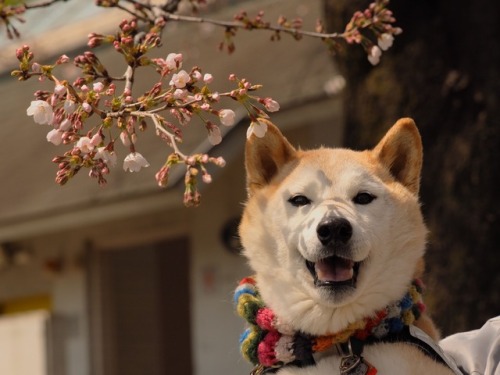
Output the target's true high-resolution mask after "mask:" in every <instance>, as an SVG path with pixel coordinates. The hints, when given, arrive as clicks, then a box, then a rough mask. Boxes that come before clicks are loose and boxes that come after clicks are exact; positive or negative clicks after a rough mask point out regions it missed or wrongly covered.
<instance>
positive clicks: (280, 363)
mask: <svg viewBox="0 0 500 375" xmlns="http://www.w3.org/2000/svg"><path fill="white" fill-rule="evenodd" d="M245 157H246V162H245V163H246V171H247V189H248V201H247V203H246V205H245V209H244V213H243V217H242V221H241V225H240V230H239V232H240V237H241V241H242V245H243V248H244V255H245V256H246V257H247V258H248V260H249V263H250V266H251V268H252V269H253V271H254V272H255V276H254V277H251V278H247V279H244V280H242V282H241V284H240V286H239V287H238V289H237V290H236V294H235V300H236V301H237V303H238V311H239V313H240V315H242V316H244V317H245V318H246V319H247V320H248V321H249V323H250V328H249V329H248V330H247V331H245V333H244V334H243V336H242V338H241V349H242V352H243V355H244V356H245V357H246V358H247V359H249V360H250V361H252V362H253V363H254V364H255V365H256V367H255V370H254V373H255V374H258V373H268V372H273V373H278V374H280V375H284V374H310V375H319V374H325V375H326V374H328V375H331V374H372V375H373V374H376V373H378V374H383V375H392V374H398V375H400V374H415V375H417V374H418V375H421V374H434V375H436V374H437V375H441V374H453V373H454V372H455V373H456V372H457V371H458V370H457V369H456V368H455V367H454V365H453V363H450V361H449V360H448V359H447V358H446V357H445V356H444V354H443V353H442V352H441V351H440V350H439V348H437V347H436V346H435V345H434V340H437V338H438V333H437V331H436V329H435V328H434V325H433V323H432V321H431V319H430V318H429V317H428V316H427V315H426V313H425V311H424V305H423V302H422V300H421V295H420V293H421V290H422V284H421V282H420V281H419V277H420V276H421V274H422V273H423V255H424V251H425V245H426V234H427V229H426V226H425V224H424V220H423V218H422V214H421V211H420V204H419V199H418V192H419V183H420V171H421V167H422V144H421V139H420V135H419V132H418V130H417V127H416V126H415V124H414V122H413V120H411V119H408V118H404V119H400V120H399V121H397V122H396V124H394V125H393V127H392V128H391V129H390V130H389V131H388V132H387V134H386V135H385V136H384V137H383V139H382V140H381V141H380V142H379V143H378V144H377V145H376V146H375V148H373V149H372V150H367V151H353V150H350V149H331V148H319V149H314V150H309V151H303V150H297V149H295V148H294V147H293V146H292V145H291V144H290V143H289V142H288V141H287V140H286V139H285V138H284V136H283V135H282V134H281V132H280V131H279V130H278V129H277V128H276V127H273V126H270V127H269V129H268V131H267V134H266V135H265V136H264V137H262V138H259V137H256V136H255V135H253V136H251V137H250V138H249V140H248V141H247V145H246V150H245Z"/></svg>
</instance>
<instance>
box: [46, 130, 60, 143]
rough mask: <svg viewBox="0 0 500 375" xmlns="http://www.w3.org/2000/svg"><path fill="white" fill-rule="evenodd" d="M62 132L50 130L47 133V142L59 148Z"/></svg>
mask: <svg viewBox="0 0 500 375" xmlns="http://www.w3.org/2000/svg"><path fill="white" fill-rule="evenodd" d="M62 138H63V132H62V131H60V130H58V129H52V130H51V131H50V132H48V133H47V142H50V143H52V144H53V145H55V146H59V145H60V144H61V143H62Z"/></svg>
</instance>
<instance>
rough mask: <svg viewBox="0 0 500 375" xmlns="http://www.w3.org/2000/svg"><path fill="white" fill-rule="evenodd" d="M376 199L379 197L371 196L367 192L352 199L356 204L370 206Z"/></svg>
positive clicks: (362, 192) (360, 193)
mask: <svg viewBox="0 0 500 375" xmlns="http://www.w3.org/2000/svg"><path fill="white" fill-rule="evenodd" d="M376 198H377V197H376V196H375V195H373V194H370V193H368V192H366V191H361V192H359V193H358V194H356V196H355V197H354V198H352V201H353V202H354V203H356V204H369V203H371V202H372V201H373V200H374V199H376Z"/></svg>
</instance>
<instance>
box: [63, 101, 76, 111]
mask: <svg viewBox="0 0 500 375" xmlns="http://www.w3.org/2000/svg"><path fill="white" fill-rule="evenodd" d="M63 108H64V112H66V113H67V114H68V115H70V114H72V113H73V112H75V109H76V103H75V102H74V101H73V100H69V99H67V100H66V101H65V102H64V106H63Z"/></svg>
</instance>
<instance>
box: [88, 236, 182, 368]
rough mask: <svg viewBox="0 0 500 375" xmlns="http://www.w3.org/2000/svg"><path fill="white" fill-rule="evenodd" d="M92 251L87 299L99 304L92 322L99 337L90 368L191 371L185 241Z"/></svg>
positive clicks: (94, 332) (94, 331)
mask: <svg viewBox="0 0 500 375" xmlns="http://www.w3.org/2000/svg"><path fill="white" fill-rule="evenodd" d="M95 257H97V267H96V268H97V269H94V271H93V272H91V277H93V276H96V277H95V278H94V280H93V281H92V280H90V282H91V285H92V284H94V287H92V286H91V288H90V289H91V290H95V291H97V293H96V294H97V298H96V296H94V298H92V296H91V301H95V302H97V304H98V305H100V308H99V309H98V310H100V319H94V323H93V324H92V325H93V334H94V335H98V336H100V337H101V342H100V345H98V346H99V347H100V349H99V350H100V353H99V354H97V356H98V357H100V358H99V359H97V360H96V358H94V361H93V362H94V364H95V365H96V367H98V368H100V371H99V370H97V371H95V373H96V374H101V373H102V374H103V375H167V374H169V375H170V374H179V375H190V374H192V363H191V330H190V313H189V291H190V287H189V244H188V241H187V240H186V239H184V238H182V239H176V240H171V241H166V242H161V243H156V244H152V245H144V246H134V247H130V248H123V249H117V250H113V251H100V252H97V251H96V252H94V259H95ZM94 264H95V263H94ZM96 280H99V281H98V282H96ZM96 284H98V285H99V287H98V288H97V289H96V287H95V285H96ZM92 310H93V311H94V315H95V309H92ZM96 327H100V332H96V331H99V328H96ZM92 341H93V342H96V340H92ZM92 352H93V353H94V355H96V350H95V348H94V349H93V350H92Z"/></svg>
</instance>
